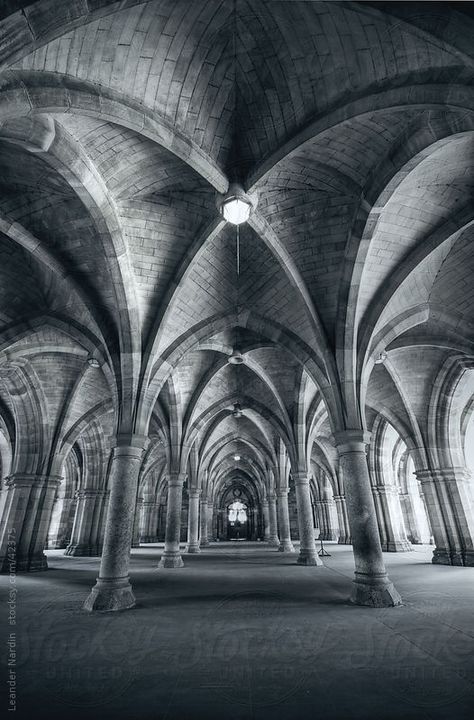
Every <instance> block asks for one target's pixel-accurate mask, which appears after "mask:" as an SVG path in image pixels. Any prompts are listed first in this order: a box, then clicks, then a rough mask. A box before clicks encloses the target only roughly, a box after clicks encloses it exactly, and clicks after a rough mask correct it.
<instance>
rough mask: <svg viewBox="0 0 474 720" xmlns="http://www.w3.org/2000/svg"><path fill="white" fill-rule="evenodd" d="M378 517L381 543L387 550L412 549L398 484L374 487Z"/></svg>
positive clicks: (401, 550) (402, 550) (403, 550)
mask: <svg viewBox="0 0 474 720" xmlns="http://www.w3.org/2000/svg"><path fill="white" fill-rule="evenodd" d="M372 494H373V496H374V505H375V509H376V514H377V518H378V525H379V533H380V543H381V546H382V550H385V551H386V552H406V551H407V550H412V549H413V548H412V546H411V544H410V543H409V542H408V538H407V536H406V530H405V524H404V522H403V515H402V508H401V505H400V493H399V490H398V488H397V487H396V485H387V484H385V485H375V486H374V487H373V488H372Z"/></svg>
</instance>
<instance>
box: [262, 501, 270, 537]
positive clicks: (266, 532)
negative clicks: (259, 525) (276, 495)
mask: <svg viewBox="0 0 474 720" xmlns="http://www.w3.org/2000/svg"><path fill="white" fill-rule="evenodd" d="M262 515H263V540H264V542H268V541H269V539H270V515H269V512H268V500H263V501H262Z"/></svg>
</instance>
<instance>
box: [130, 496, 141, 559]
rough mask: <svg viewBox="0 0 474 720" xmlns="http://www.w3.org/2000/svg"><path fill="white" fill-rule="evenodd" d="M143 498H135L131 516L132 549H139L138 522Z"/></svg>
mask: <svg viewBox="0 0 474 720" xmlns="http://www.w3.org/2000/svg"><path fill="white" fill-rule="evenodd" d="M142 504H143V498H142V497H137V500H136V504H135V513H134V515H133V532H132V548H137V547H140V521H141V514H142Z"/></svg>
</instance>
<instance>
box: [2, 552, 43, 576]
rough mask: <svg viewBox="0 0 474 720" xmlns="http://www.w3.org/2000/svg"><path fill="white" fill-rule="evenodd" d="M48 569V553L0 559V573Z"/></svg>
mask: <svg viewBox="0 0 474 720" xmlns="http://www.w3.org/2000/svg"><path fill="white" fill-rule="evenodd" d="M47 569H48V560H47V558H46V555H44V554H43V553H42V554H41V555H34V556H33V557H23V558H15V560H14V561H13V559H12V558H9V557H4V558H1V559H0V573H6V574H9V573H10V572H41V571H42V570H47Z"/></svg>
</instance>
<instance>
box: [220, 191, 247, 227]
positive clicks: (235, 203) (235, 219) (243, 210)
mask: <svg viewBox="0 0 474 720" xmlns="http://www.w3.org/2000/svg"><path fill="white" fill-rule="evenodd" d="M251 209H252V206H251V205H250V203H248V202H247V201H246V200H241V199H240V198H237V197H233V198H229V199H228V200H226V201H225V202H223V203H222V206H221V210H222V215H223V217H224V220H226V221H227V222H230V223H232V225H241V224H242V223H244V222H247V220H248V219H249V216H250V210H251Z"/></svg>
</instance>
